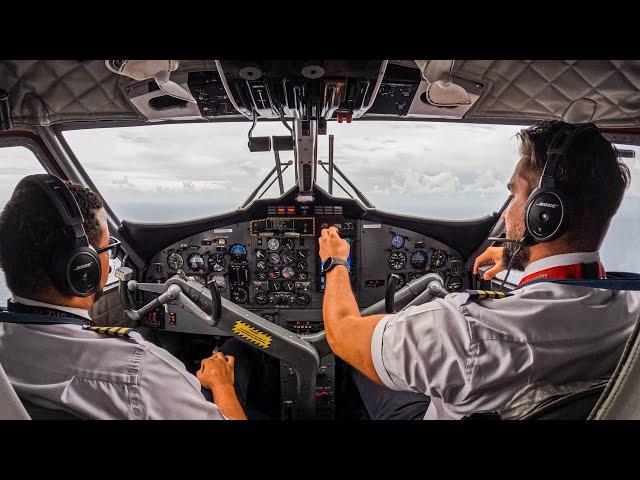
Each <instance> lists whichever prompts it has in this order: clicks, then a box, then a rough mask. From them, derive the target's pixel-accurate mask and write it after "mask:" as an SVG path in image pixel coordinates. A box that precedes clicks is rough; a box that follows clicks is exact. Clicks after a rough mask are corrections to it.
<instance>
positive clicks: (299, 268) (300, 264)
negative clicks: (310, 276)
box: [296, 262, 307, 270]
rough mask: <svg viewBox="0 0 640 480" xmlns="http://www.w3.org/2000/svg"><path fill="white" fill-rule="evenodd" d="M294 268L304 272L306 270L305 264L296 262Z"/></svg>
mask: <svg viewBox="0 0 640 480" xmlns="http://www.w3.org/2000/svg"><path fill="white" fill-rule="evenodd" d="M296 268H297V269H298V270H306V269H307V262H298V263H297V264H296Z"/></svg>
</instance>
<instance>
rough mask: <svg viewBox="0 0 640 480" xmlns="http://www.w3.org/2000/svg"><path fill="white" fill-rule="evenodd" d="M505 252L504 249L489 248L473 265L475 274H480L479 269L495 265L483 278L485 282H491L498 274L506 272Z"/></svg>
mask: <svg viewBox="0 0 640 480" xmlns="http://www.w3.org/2000/svg"><path fill="white" fill-rule="evenodd" d="M503 250H504V247H489V248H487V249H486V250H485V251H484V252H482V253H481V254H480V255H478V257H477V258H476V261H475V263H474V264H473V274H474V275H476V274H477V273H478V267H481V266H483V265H493V267H491V268H490V269H489V270H487V271H486V272H484V275H483V276H482V279H483V280H490V279H492V278H493V277H495V276H496V275H497V274H498V273H500V272H502V271H503V270H506V266H505V264H504V260H503V258H504V257H503V256H502V252H503Z"/></svg>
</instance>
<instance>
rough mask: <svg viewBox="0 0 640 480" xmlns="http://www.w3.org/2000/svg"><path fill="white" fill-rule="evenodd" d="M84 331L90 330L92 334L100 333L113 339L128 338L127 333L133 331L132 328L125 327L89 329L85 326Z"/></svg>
mask: <svg viewBox="0 0 640 480" xmlns="http://www.w3.org/2000/svg"><path fill="white" fill-rule="evenodd" d="M84 329H85V330H91V331H92V332H96V333H100V334H102V335H111V336H113V337H126V338H130V337H129V332H131V331H132V330H133V328H126V327H89V326H85V327H84Z"/></svg>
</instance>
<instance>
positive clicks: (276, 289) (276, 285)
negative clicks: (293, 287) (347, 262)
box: [269, 282, 282, 292]
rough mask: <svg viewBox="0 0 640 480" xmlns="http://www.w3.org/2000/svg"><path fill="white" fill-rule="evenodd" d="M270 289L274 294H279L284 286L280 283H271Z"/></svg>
mask: <svg viewBox="0 0 640 480" xmlns="http://www.w3.org/2000/svg"><path fill="white" fill-rule="evenodd" d="M269 289H270V290H271V291H272V292H279V291H281V290H282V284H281V283H280V282H270V283H269Z"/></svg>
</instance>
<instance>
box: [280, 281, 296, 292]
mask: <svg viewBox="0 0 640 480" xmlns="http://www.w3.org/2000/svg"><path fill="white" fill-rule="evenodd" d="M295 287H296V286H295V284H294V283H293V282H292V281H291V280H287V281H285V282H282V290H284V291H285V292H293V289H294V288H295Z"/></svg>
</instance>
